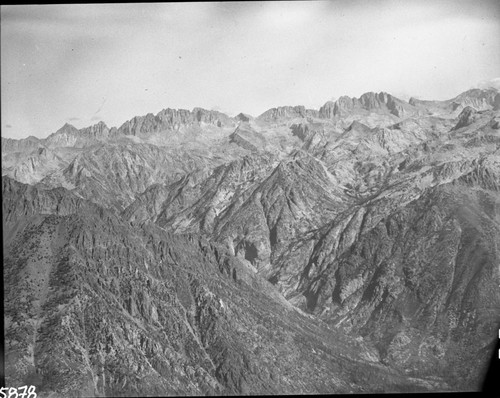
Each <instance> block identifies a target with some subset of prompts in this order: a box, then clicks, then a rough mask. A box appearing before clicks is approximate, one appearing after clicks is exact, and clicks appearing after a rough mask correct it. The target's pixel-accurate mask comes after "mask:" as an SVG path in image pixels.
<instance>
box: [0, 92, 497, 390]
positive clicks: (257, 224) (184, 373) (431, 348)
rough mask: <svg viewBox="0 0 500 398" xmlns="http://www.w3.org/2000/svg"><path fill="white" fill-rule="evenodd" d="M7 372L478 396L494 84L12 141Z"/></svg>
mask: <svg viewBox="0 0 500 398" xmlns="http://www.w3.org/2000/svg"><path fill="white" fill-rule="evenodd" d="M2 206H3V207H2V208H3V213H2V214H3V235H4V242H3V251H4V258H3V261H4V290H5V292H4V313H5V316H4V322H5V376H6V383H7V385H13V386H15V385H16V386H17V385H19V386H21V385H26V384H34V385H36V387H37V394H38V396H39V397H94V396H96V397H98V396H99V397H104V396H163V395H205V394H207V395H213V394H216V395H225V394H232V395H234V394H292V393H295V394H296V393H355V392H358V393H359V392H364V393H374V392H429V391H477V390H480V389H481V385H482V382H483V379H484V377H485V375H486V372H487V367H488V364H489V360H490V357H491V355H492V353H493V350H494V349H495V344H496V339H497V334H498V328H499V326H500V94H499V92H498V91H497V90H494V89H488V90H480V89H473V90H469V91H467V92H464V93H462V94H460V95H458V96H457V97H455V98H453V99H450V100H448V101H430V100H429V101H424V100H417V99H413V98H412V99H410V100H409V101H408V102H406V101H403V100H400V99H398V98H396V97H394V96H392V95H391V94H388V93H366V94H363V95H362V96H361V97H360V98H350V97H341V98H339V99H338V100H337V101H329V102H327V103H325V104H324V105H323V106H322V107H320V109H317V110H314V109H306V108H305V107H304V106H283V107H278V108H273V109H270V110H268V111H266V112H264V113H263V114H262V115H260V116H257V117H254V116H251V115H248V114H245V113H240V114H239V115H238V116H236V117H229V116H227V115H225V114H223V113H220V112H215V111H207V110H204V109H200V108H195V109H193V110H192V111H189V110H173V109H165V110H163V111H161V112H159V113H158V114H157V115H153V114H148V115H145V116H138V117H134V118H132V119H131V120H129V121H127V122H125V123H124V124H123V125H122V126H120V127H118V128H116V127H112V128H109V127H108V126H106V125H105V124H104V123H102V122H100V123H98V124H96V125H94V126H90V127H87V128H84V129H80V130H78V129H76V128H75V127H73V126H71V125H69V124H66V125H65V126H63V127H62V128H61V129H59V130H58V131H57V132H55V133H54V134H52V135H50V136H49V137H47V138H45V139H39V138H36V137H29V138H26V139H22V140H13V139H6V138H3V137H2Z"/></svg>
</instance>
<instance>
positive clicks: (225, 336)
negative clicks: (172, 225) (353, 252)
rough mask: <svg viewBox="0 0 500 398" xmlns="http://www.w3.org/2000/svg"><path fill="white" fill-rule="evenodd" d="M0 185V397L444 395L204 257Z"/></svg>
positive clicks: (51, 195)
mask: <svg viewBox="0 0 500 398" xmlns="http://www.w3.org/2000/svg"><path fill="white" fill-rule="evenodd" d="M2 182H3V185H4V191H3V192H4V197H5V200H4V208H3V214H4V227H5V229H6V231H8V232H9V233H10V234H11V236H12V238H11V240H10V242H8V243H7V244H5V243H4V245H5V247H4V249H5V259H4V260H5V271H4V272H5V273H4V278H5V282H6V283H5V286H6V290H5V297H6V307H5V321H6V359H7V368H6V374H7V382H8V384H9V385H17V384H19V383H21V384H22V383H35V384H36V385H37V393H38V395H39V396H65V397H68V396H88V395H92V396H93V395H96V396H103V395H106V396H109V395H111V396H116V395H127V396H131V395H141V396H143V395H147V394H154V395H156V394H162V395H164V394H165V393H169V394H185V393H186V392H188V393H192V394H200V393H203V394H206V393H233V394H235V393H240V394H241V393H262V392H276V393H278V392H280V393H283V392H285V393H292V392H297V391H299V392H302V393H307V392H309V393H321V392H354V391H377V390H382V389H383V390H385V391H388V390H389V391H391V390H392V391H401V390H403V391H411V390H412V389H419V390H421V389H424V390H425V389H429V388H433V387H438V388H445V387H446V384H445V383H444V382H442V381H439V380H428V381H425V380H420V379H411V380H407V379H406V378H405V377H404V376H403V375H401V374H399V373H398V372H397V371H394V370H391V369H390V368H388V367H386V366H384V365H382V364H380V363H379V362H378V359H377V358H376V356H373V354H371V353H373V352H375V350H374V349H373V348H372V347H371V346H370V345H366V344H365V343H364V342H363V341H362V340H359V339H358V340H355V339H353V338H350V337H347V336H344V335H343V334H341V333H339V332H336V331H335V330H333V329H331V328H329V327H327V326H326V325H325V324H323V323H322V322H321V321H319V320H316V319H314V318H310V317H308V316H305V315H303V314H302V313H301V312H300V311H298V310H297V309H295V308H294V307H293V306H291V305H289V304H288V303H287V302H286V301H284V300H283V299H282V298H280V296H279V294H278V293H277V292H276V291H274V290H273V288H272V286H270V285H269V284H268V283H267V282H265V281H264V280H262V279H260V278H259V277H257V276H255V275H254V274H253V273H252V272H249V271H248V270H247V269H246V267H245V265H244V264H242V263H240V262H238V260H237V259H235V258H234V257H232V256H230V255H229V254H227V253H225V252H224V249H223V248H221V247H219V246H217V245H214V244H211V243H209V242H207V241H206V240H204V239H201V238H198V237H196V236H175V235H172V234H168V233H166V232H163V231H162V230H161V229H158V228H156V227H154V226H153V225H152V224H150V225H148V226H145V227H143V228H131V227H130V225H129V224H128V223H126V222H122V221H121V220H120V219H119V218H117V217H116V216H115V215H114V214H113V213H110V212H108V211H106V210H105V209H102V208H100V207H99V206H97V205H94V204H92V203H90V202H88V201H84V200H81V199H78V198H77V197H75V196H74V195H72V194H71V193H69V192H68V191H66V190H64V189H62V188H60V189H59V190H57V191H53V190H50V191H37V190H36V189H32V188H30V187H27V186H23V185H21V184H19V183H16V182H15V181H12V180H10V179H9V178H8V177H4V178H3V181H2ZM28 193H29V196H27V195H28ZM28 198H31V199H32V200H31V201H30V202H31V203H30V205H29V207H26V206H27V205H26V203H27V199H28ZM35 198H36V199H35ZM56 203H57V204H58V205H57V206H56V207H54V205H55V204H56ZM20 292H21V293H20ZM54 352H58V353H60V354H59V355H54ZM299 358H300V361H298V359H299ZM14 369H17V370H16V371H14ZM51 394H52V395H51ZM54 394H55V395H54Z"/></svg>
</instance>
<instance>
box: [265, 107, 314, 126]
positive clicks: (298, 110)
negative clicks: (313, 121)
mask: <svg viewBox="0 0 500 398" xmlns="http://www.w3.org/2000/svg"><path fill="white" fill-rule="evenodd" d="M317 116H318V111H315V110H312V109H306V108H305V107H304V106H303V105H299V106H280V107H278V108H272V109H269V110H267V111H265V112H264V113H263V114H261V115H260V116H258V117H257V119H258V120H263V121H266V122H280V121H284V120H289V119H295V118H306V117H317Z"/></svg>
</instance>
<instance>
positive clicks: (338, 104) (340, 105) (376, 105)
mask: <svg viewBox="0 0 500 398" xmlns="http://www.w3.org/2000/svg"><path fill="white" fill-rule="evenodd" d="M360 111H361V112H362V111H368V112H388V113H390V114H392V115H394V116H397V117H400V118H403V117H408V116H411V115H414V114H416V113H417V111H416V109H415V108H414V107H413V106H412V105H411V104H408V103H406V102H403V101H401V100H400V99H398V98H396V97H393V96H392V95H390V94H387V93H384V92H381V93H373V92H369V93H365V94H363V95H362V96H361V97H359V98H351V97H347V96H342V97H340V98H339V99H338V100H336V101H328V102H327V103H325V105H323V106H322V107H321V108H320V110H319V117H321V118H326V119H333V118H336V117H343V116H347V114H352V113H355V112H360Z"/></svg>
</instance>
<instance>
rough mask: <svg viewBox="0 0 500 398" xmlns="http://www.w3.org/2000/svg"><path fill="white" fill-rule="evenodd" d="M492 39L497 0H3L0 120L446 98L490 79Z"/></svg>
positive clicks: (26, 125)
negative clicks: (15, 1)
mask: <svg viewBox="0 0 500 398" xmlns="http://www.w3.org/2000/svg"><path fill="white" fill-rule="evenodd" d="M499 49H500V2H499V1H497V0H492V1H487V0H485V1H481V0H470V1H460V0H458V1H457V0H428V1H425V0H415V1H411V0H400V1H397V0H368V1H356V0H349V1H294V2H286V1H282V2H281V1H280V2H231V3H227V2H219V3H217V2H213V3H200V2H198V3H152V4H106V5H102V4H101V5H99V4H85V5H38V6H37V5H28V6H2V7H1V95H2V98H1V99H2V128H1V131H2V136H4V137H13V138H22V137H27V136H29V135H35V136H38V137H45V136H47V135H48V134H50V133H53V132H54V131H56V130H57V129H58V128H60V127H61V126H62V125H63V124H64V123H66V122H69V123H71V124H73V125H74V126H76V127H77V128H81V127H85V126H88V125H91V124H94V123H97V122H98V121H100V120H103V121H104V122H105V123H106V124H107V125H108V126H110V127H111V126H119V125H121V124H122V123H123V122H124V121H125V120H127V119H130V118H132V117H133V116H136V115H144V114H146V113H149V112H152V113H155V114H156V113H157V112H159V111H160V110H161V109H164V108H184V109H192V108H193V107H196V106H199V107H203V108H206V109H217V110H221V111H223V112H226V113H228V114H230V115H235V114H237V113H239V112H246V113H250V114H253V115H255V116H257V115H259V114H260V113H262V112H264V111H265V110H267V109H269V108H272V107H276V106H280V105H299V104H301V105H305V106H306V107H310V108H315V109H318V108H319V107H320V106H321V105H323V104H324V103H325V102H326V101H328V100H330V99H332V98H337V97H340V96H341V95H349V96H356V97H358V96H360V95H361V94H363V93H364V92H367V91H387V92H390V93H392V94H393V95H396V96H399V97H401V98H403V99H408V98H409V97H410V96H415V97H419V98H423V99H449V98H452V97H454V96H456V95H457V94H459V93H460V92H462V91H465V90H467V89H469V88H471V87H477V86H478V85H484V84H485V82H487V81H490V80H492V79H495V78H498V77H499V76H500V51H499ZM497 83H498V80H497Z"/></svg>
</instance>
